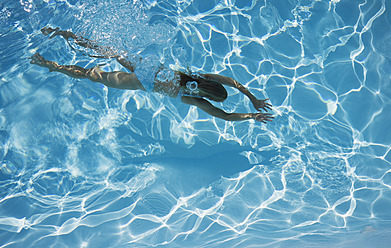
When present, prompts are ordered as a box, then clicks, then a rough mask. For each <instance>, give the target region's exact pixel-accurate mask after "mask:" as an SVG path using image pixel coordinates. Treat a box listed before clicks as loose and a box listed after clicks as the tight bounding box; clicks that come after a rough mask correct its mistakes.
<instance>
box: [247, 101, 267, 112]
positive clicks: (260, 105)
mask: <svg viewBox="0 0 391 248" xmlns="http://www.w3.org/2000/svg"><path fill="white" fill-rule="evenodd" d="M267 100H269V98H267V99H264V100H259V99H254V100H252V101H251V102H252V103H253V105H254V108H255V109H256V110H258V111H261V109H263V110H265V111H266V112H267V111H268V109H269V110H271V109H272V105H271V104H270V103H267V102H266V101H267Z"/></svg>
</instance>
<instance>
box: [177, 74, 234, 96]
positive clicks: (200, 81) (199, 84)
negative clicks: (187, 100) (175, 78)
mask: <svg viewBox="0 0 391 248" xmlns="http://www.w3.org/2000/svg"><path fill="white" fill-rule="evenodd" d="M180 77H181V86H183V87H184V89H185V91H186V93H188V94H190V95H198V96H201V97H206V98H208V99H209V100H212V101H215V102H223V101H224V100H225V99H227V97H228V93H227V90H226V89H225V88H224V86H222V85H221V84H220V83H218V82H216V81H214V80H210V79H206V78H204V77H202V76H199V75H195V74H191V75H189V74H185V73H182V72H181V73H180Z"/></svg>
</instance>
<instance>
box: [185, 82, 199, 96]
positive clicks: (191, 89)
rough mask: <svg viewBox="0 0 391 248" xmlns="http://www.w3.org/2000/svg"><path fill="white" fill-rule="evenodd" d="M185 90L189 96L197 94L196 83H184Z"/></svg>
mask: <svg viewBox="0 0 391 248" xmlns="http://www.w3.org/2000/svg"><path fill="white" fill-rule="evenodd" d="M186 88H187V90H188V91H189V93H190V94H198V92H199V90H198V83H197V82H196V81H189V82H187V83H186Z"/></svg>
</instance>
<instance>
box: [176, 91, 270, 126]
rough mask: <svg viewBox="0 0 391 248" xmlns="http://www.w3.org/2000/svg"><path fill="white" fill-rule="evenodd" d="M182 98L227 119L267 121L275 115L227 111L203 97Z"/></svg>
mask: <svg viewBox="0 0 391 248" xmlns="http://www.w3.org/2000/svg"><path fill="white" fill-rule="evenodd" d="M181 100H182V102H183V103H186V104H189V105H194V106H197V107H198V108H200V109H202V110H203V111H205V112H206V113H208V114H210V115H212V116H214V117H217V118H220V119H223V120H226V121H243V120H248V119H254V120H256V121H260V122H263V123H266V121H271V120H273V116H272V115H271V114H268V113H246V114H242V113H226V112H225V111H224V110H222V109H219V108H217V107H215V106H213V105H212V104H211V103H210V102H209V101H207V100H205V99H203V98H196V97H190V96H182V99H181Z"/></svg>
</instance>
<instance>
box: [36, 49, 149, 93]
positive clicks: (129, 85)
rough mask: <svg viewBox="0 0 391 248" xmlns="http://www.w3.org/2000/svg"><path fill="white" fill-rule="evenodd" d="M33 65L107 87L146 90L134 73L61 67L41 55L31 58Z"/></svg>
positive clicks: (75, 66) (73, 66)
mask: <svg viewBox="0 0 391 248" xmlns="http://www.w3.org/2000/svg"><path fill="white" fill-rule="evenodd" d="M30 63H31V64H36V65H39V66H42V67H46V68H48V69H49V70H50V71H58V72H61V73H64V74H66V75H68V76H71V77H73V78H87V79H89V80H91V81H93V82H98V83H102V84H104V85H106V86H107V87H111V88H117V89H127V90H144V91H145V88H144V86H143V85H142V84H141V83H140V81H139V80H138V78H137V77H136V75H135V74H134V73H127V72H123V71H114V72H104V71H101V70H100V69H99V67H93V68H90V69H85V68H83V67H80V66H77V65H59V64H57V63H56V62H53V61H50V60H46V59H45V58H43V57H42V56H41V55H40V54H39V53H36V54H34V55H33V56H32V57H31V61H30Z"/></svg>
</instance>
